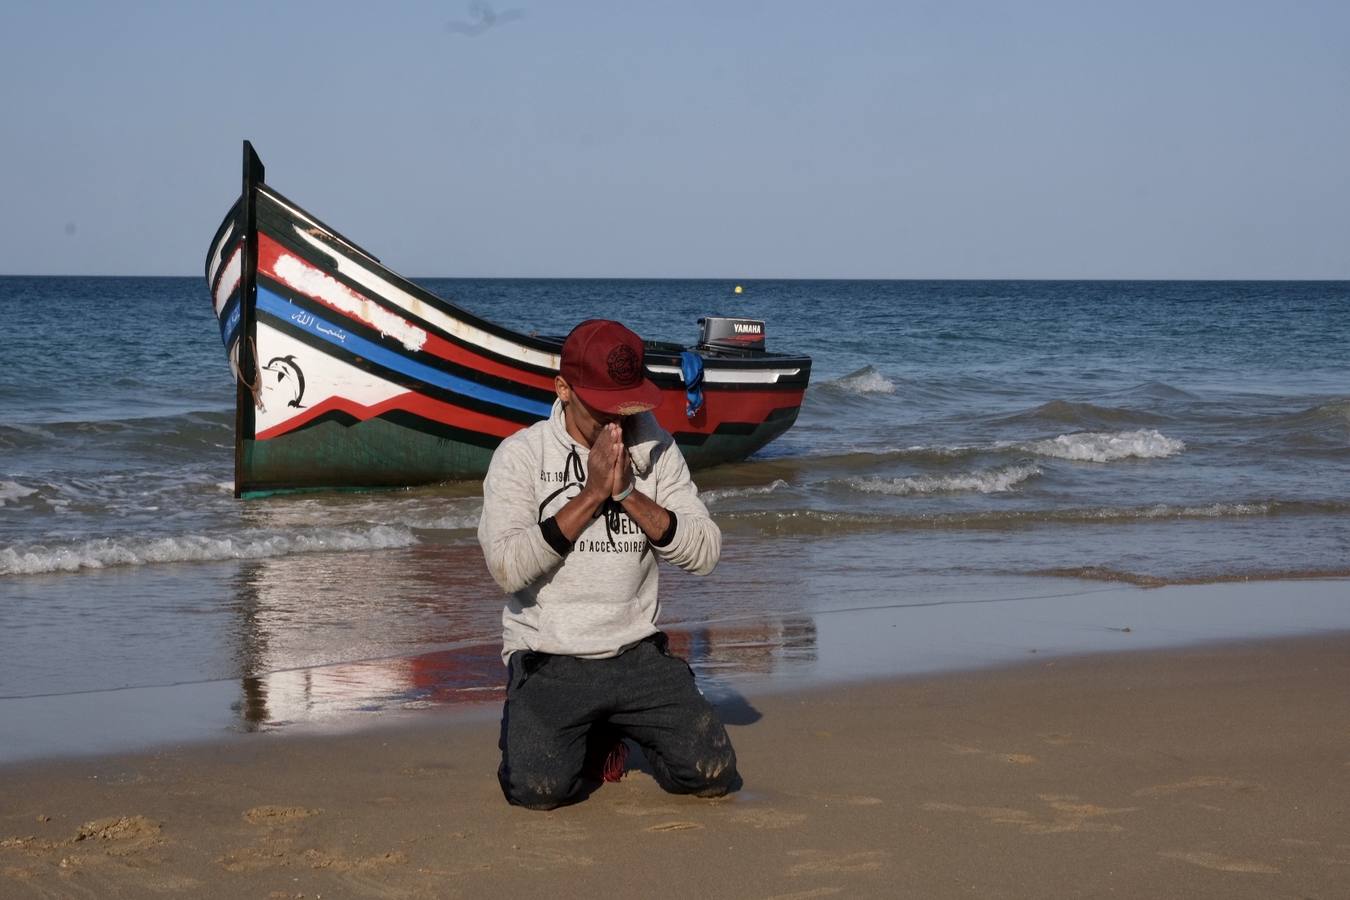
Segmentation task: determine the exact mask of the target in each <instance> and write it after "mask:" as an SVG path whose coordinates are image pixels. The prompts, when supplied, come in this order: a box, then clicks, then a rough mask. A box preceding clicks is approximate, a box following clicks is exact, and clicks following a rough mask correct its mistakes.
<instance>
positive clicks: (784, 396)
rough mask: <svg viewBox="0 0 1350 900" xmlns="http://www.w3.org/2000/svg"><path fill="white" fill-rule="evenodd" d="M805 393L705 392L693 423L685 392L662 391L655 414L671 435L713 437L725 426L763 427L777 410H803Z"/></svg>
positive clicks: (710, 390) (706, 390) (715, 390)
mask: <svg viewBox="0 0 1350 900" xmlns="http://www.w3.org/2000/svg"><path fill="white" fill-rule="evenodd" d="M804 393H805V391H718V390H717V389H715V388H713V389H708V388H704V390H703V406H702V407H701V408H700V409H699V411H698V412H697V413H696V414H695V415H694V417H693V418H692V419H691V418H689V417H688V416H687V415H685V407H686V406H687V400H686V394H685V392H684V391H678V390H677V391H662V392H661V405H660V406H658V407H657V408H656V409H654V410H652V413H653V414H654V415H655V416H656V420H657V421H658V422H660V423H661V427H662V428H664V429H665V430H666V431H669V432H672V433H674V432H676V431H679V432H684V433H690V432H692V433H694V434H712V433H713V432H714V431H716V430H717V429H718V427H719V426H721V425H727V424H738V425H740V424H753V425H759V424H761V423H763V421H764V420H765V419H767V418H768V417H769V414H770V413H772V412H773V411H774V410H778V409H782V408H783V407H791V406H801V405H802V395H803V394H804Z"/></svg>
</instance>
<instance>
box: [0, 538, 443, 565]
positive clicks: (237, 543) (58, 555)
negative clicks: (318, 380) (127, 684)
mask: <svg viewBox="0 0 1350 900" xmlns="http://www.w3.org/2000/svg"><path fill="white" fill-rule="evenodd" d="M416 543H418V540H417V538H416V537H415V536H414V535H413V533H412V532H411V531H410V530H409V529H407V528H405V527H401V526H393V525H375V526H373V527H370V528H316V529H313V530H312V531H309V532H307V533H300V534H276V533H266V532H252V533H249V532H244V533H241V534H237V535H227V536H221V537H212V536H210V535H178V536H173V537H161V538H135V537H127V538H100V539H97V540H87V541H80V542H72V543H68V544H64V545H61V544H30V545H27V546H22V545H21V546H16V547H6V548H4V549H0V576H3V575H42V574H47V573H51V572H78V571H80V570H83V569H104V568H108V567H110V566H143V565H151V564H154V563H174V562H216V561H222V560H231V559H264V558H267V557H276V556H288V555H291V554H296V553H333V552H344V551H345V552H350V551H362V550H389V549H396V548H400V547H410V546H412V545H414V544H416Z"/></svg>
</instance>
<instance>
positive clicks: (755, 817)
mask: <svg viewBox="0 0 1350 900" xmlns="http://www.w3.org/2000/svg"><path fill="white" fill-rule="evenodd" d="M731 821H732V822H733V823H735V824H736V825H748V826H749V827H751V828H759V829H763V830H767V831H772V830H776V829H779V828H792V827H793V826H796V825H800V824H802V823H803V822H805V821H806V814H805V813H789V812H781V811H779V810H776V809H746V810H741V811H739V812H736V813H733V814H732V816H731Z"/></svg>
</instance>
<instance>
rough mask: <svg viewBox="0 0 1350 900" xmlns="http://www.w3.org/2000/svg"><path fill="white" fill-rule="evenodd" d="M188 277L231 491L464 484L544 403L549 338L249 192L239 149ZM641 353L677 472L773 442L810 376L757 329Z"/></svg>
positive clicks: (283, 202)
mask: <svg viewBox="0 0 1350 900" xmlns="http://www.w3.org/2000/svg"><path fill="white" fill-rule="evenodd" d="M206 278H207V283H208V285H209V286H210V289H211V294H212V299H213V300H214V303H215V312H216V317H217V319H218V322H219V325H220V335H221V339H222V341H223V342H224V344H225V350H226V354H227V356H228V358H229V359H230V362H231V365H232V366H233V367H234V369H235V372H236V375H237V378H238V382H239V386H238V390H237V392H236V417H235V432H236V435H235V478H234V488H235V495H236V496H244V495H248V494H259V493H267V492H270V491H276V490H286V489H301V488H324V487H375V486H382V485H390V486H392V485H411V484H427V483H433V482H439V481H446V480H451V479H459V478H475V477H481V476H482V474H483V473H484V472H485V471H486V468H487V463H488V460H489V459H490V458H491V454H492V450H493V448H495V447H496V446H497V444H498V443H499V442H500V441H501V440H502V439H503V438H504V437H506V436H508V435H510V434H511V433H513V432H515V431H516V430H518V429H520V428H522V427H524V426H526V425H528V424H530V423H532V422H534V421H537V420H538V419H540V418H543V417H544V416H546V415H547V414H548V410H549V407H550V405H551V403H552V401H553V387H552V384H553V376H554V375H555V374H556V373H557V370H558V353H559V350H560V348H561V344H562V338H561V337H539V336H535V335H526V334H522V333H520V332H516V331H513V330H511V329H508V328H503V327H501V326H498V325H495V324H493V323H491V322H488V321H485V320H483V319H480V318H478V317H476V316H473V315H471V314H469V313H467V312H465V311H464V310H462V309H459V308H458V307H456V306H454V305H453V304H451V303H448V302H446V301H445V300H442V299H441V298H439V297H437V296H435V295H434V294H431V293H429V292H428V291H426V290H423V289H422V288H420V287H418V286H417V285H415V284H413V283H412V282H410V281H408V280H406V279H403V278H401V277H399V276H398V275H396V274H394V273H393V272H392V271H390V270H389V269H387V268H385V267H384V266H383V265H382V264H381V263H380V261H379V260H377V259H376V258H375V257H373V256H371V255H370V254H369V253H367V252H365V251H364V250H362V249H361V248H360V247H358V246H356V245H355V244H353V243H352V242H350V241H348V240H347V239H346V238H344V237H343V236H342V235H340V234H339V233H337V232H336V231H334V230H333V229H331V228H329V227H328V226H326V225H324V224H323V223H321V222H320V221H319V220H318V219H316V218H314V217H313V216H311V215H310V214H309V213H307V212H305V211H304V210H302V209H301V208H300V207H299V206H297V205H296V204H294V203H292V202H291V201H290V200H287V199H286V198H285V197H283V196H281V195H280V194H278V193H277V192H276V191H275V190H273V189H272V188H271V187H270V186H269V185H267V184H265V183H264V182H263V166H262V163H261V162H260V161H259V160H258V157H257V155H256V154H254V152H253V148H252V147H251V146H250V145H249V143H248V142H247V141H246V142H245V143H244V187H243V193H242V196H241V197H240V199H239V200H238V201H237V202H236V203H235V205H234V207H233V208H232V209H231V210H230V212H229V214H227V215H226V216H225V220H224V221H223V222H222V223H221V225H220V228H219V229H218V230H217V232H216V235H215V237H214V239H213V240H212V241H211V247H210V250H209V251H208V253H207V258H206ZM646 356H647V374H648V376H649V377H650V378H651V379H652V381H653V382H655V383H656V385H657V386H658V387H660V388H661V392H662V399H661V405H660V406H659V407H658V408H657V409H656V410H655V411H654V412H655V414H656V417H657V419H658V420H659V421H660V422H661V423H662V425H663V426H664V427H665V428H666V429H667V430H668V431H670V432H671V433H672V434H674V436H675V439H676V441H677V442H678V443H679V444H680V447H681V449H682V450H683V452H684V454H685V457H686V458H687V459H688V461H689V464H690V466H691V467H694V468H698V467H701V466H710V465H715V464H717V463H722V462H729V461H733V460H739V459H744V458H745V457H746V456H748V455H750V454H751V453H753V452H754V451H755V450H757V449H759V448H760V447H762V446H764V445H765V444H766V443H768V442H769V441H771V440H773V439H774V438H775V437H777V436H778V435H780V434H782V433H783V432H784V431H786V430H787V429H788V428H789V427H790V426H791V425H792V423H793V422H794V421H795V420H796V418H797V413H798V410H799V409H800V407H801V403H802V397H803V395H804V393H805V391H806V386H807V382H808V380H809V378H810V374H811V359H810V357H806V356H800V355H792V354H779V353H769V352H767V351H765V350H764V327H763V323H762V322H755V321H752V320H745V319H707V320H705V324H704V331H703V335H702V337H701V340H700V342H699V343H698V344H697V346H695V347H693V348H685V347H684V346H681V345H679V344H672V343H662V342H656V341H648V342H647V344H646ZM686 382H687V383H686ZM689 410H692V412H690V411H689Z"/></svg>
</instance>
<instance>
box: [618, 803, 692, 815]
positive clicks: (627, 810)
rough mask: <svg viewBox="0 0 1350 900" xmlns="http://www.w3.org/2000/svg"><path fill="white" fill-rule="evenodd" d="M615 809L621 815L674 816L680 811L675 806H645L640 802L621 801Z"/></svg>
mask: <svg viewBox="0 0 1350 900" xmlns="http://www.w3.org/2000/svg"><path fill="white" fill-rule="evenodd" d="M613 810H614V811H615V812H616V813H618V814H619V815H621V816H673V815H676V814H677V813H679V810H678V809H676V808H675V807H673V806H643V805H642V804H640V803H620V804H617V805H615V806H614V807H613Z"/></svg>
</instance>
